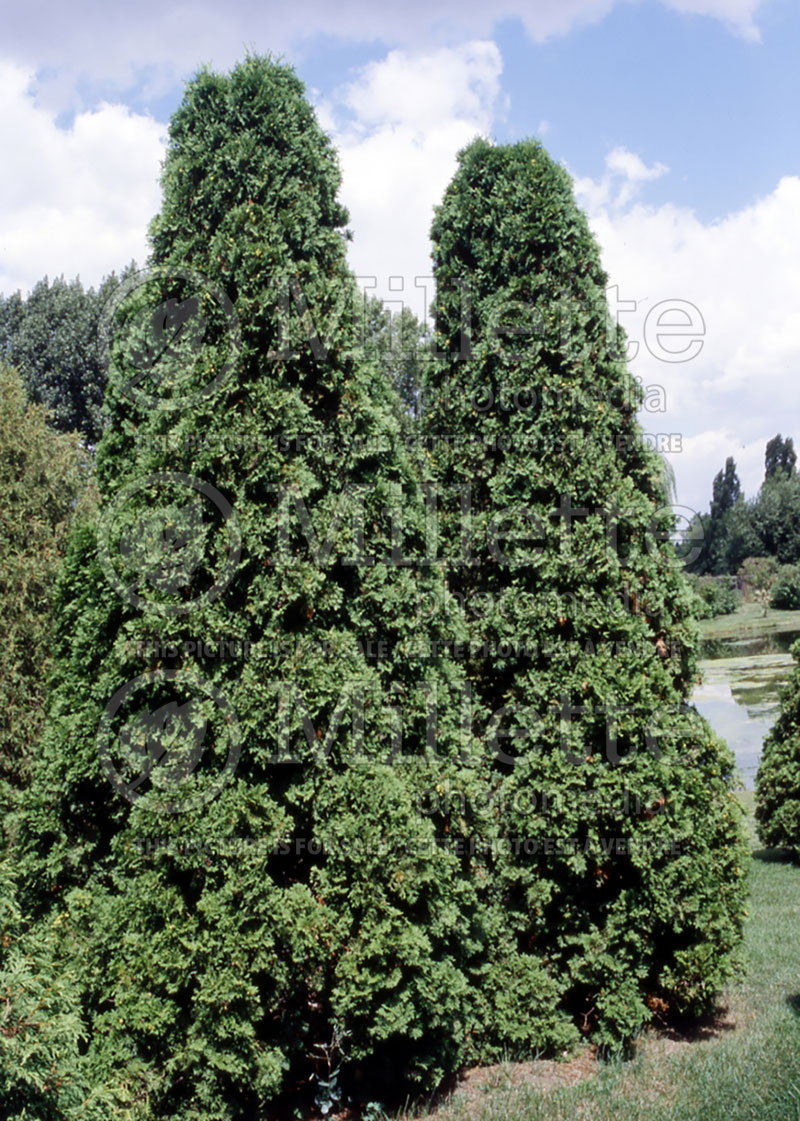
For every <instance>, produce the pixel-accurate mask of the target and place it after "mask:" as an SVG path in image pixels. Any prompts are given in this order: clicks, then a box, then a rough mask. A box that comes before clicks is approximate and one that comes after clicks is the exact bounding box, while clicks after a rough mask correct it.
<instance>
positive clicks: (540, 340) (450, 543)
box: [423, 141, 746, 1052]
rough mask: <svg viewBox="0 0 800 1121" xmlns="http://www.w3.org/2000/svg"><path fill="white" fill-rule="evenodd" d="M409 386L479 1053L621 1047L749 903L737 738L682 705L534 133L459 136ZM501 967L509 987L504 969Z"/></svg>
mask: <svg viewBox="0 0 800 1121" xmlns="http://www.w3.org/2000/svg"><path fill="white" fill-rule="evenodd" d="M433 256H434V266H435V275H436V285H437V296H436V308H435V322H436V346H437V349H438V358H437V360H436V363H435V367H434V370H433V374H432V377H431V378H430V379H429V381H428V384H427V387H426V394H425V398H424V402H423V420H424V424H425V441H424V446H425V448H426V449H427V453H428V456H429V459H428V471H429V477H430V491H431V494H432V495H433V496H434V498H432V499H431V502H435V505H436V509H437V514H438V520H439V532H440V537H441V542H442V549H443V556H444V558H445V561H446V565H445V567H446V571H447V575H448V580H449V586H450V590H451V592H453V593H454V594H455V595H456V597H457V598H458V599H459V600H460V601H461V603H462V605H463V609H464V612H465V614H466V618H467V624H468V628H469V637H470V642H469V644H468V645H467V646H466V647H464V648H463V650H462V653H463V655H464V658H465V664H466V668H467V673H468V677H469V680H470V682H471V686H472V689H473V701H474V719H475V727H476V730H477V731H478V733H480V735H481V736H482V739H483V744H484V750H485V756H486V760H485V765H486V768H487V770H488V771H489V773H490V780H489V781H490V783H491V784H492V786H493V790H494V794H493V805H494V807H495V813H496V821H495V829H496V835H497V837H496V839H497V843H496V845H495V846H494V851H493V855H492V856H491V857H489V858H487V868H486V879H485V883H486V900H487V906H488V907H489V908H490V912H491V907H492V906H494V907H496V913H497V916H498V921H497V925H496V932H495V939H494V943H493V954H494V958H495V967H494V968H495V970H496V971H497V970H499V972H498V973H497V974H496V975H497V976H501V975H503V971H504V975H505V976H506V977H507V978H508V979H509V981H508V984H506V985H495V986H494V987H487V989H486V991H485V993H484V999H485V1005H486V1014H485V1019H484V1023H485V1027H484V1030H483V1031H482V1032H479V1033H478V1036H479V1041H480V1042H479V1049H480V1047H483V1048H484V1051H485V1050H486V1048H491V1047H494V1048H496V1049H497V1051H498V1052H499V1051H501V1050H502V1049H503V1048H508V1047H509V1046H512V1047H517V1048H524V1046H526V1045H527V1046H529V1047H530V1046H533V1045H534V1044H538V1045H547V1043H548V1042H549V1043H550V1044H552V1043H554V1042H560V1041H561V1039H563V1038H564V1036H565V1035H566V1036H568V1035H569V1033H570V1031H575V1030H576V1029H577V1030H581V1031H585V1032H590V1033H592V1034H593V1037H594V1038H595V1039H596V1040H597V1041H598V1042H599V1043H601V1044H604V1045H607V1046H617V1045H619V1044H620V1043H623V1042H624V1041H625V1040H626V1039H629V1038H630V1037H631V1035H632V1034H634V1033H635V1032H636V1031H637V1030H638V1029H639V1027H640V1026H641V1025H642V1024H643V1023H644V1022H646V1021H647V1020H648V1019H649V1018H650V1017H651V1016H652V1015H653V1013H654V1012H660V1013H664V1014H666V1013H667V1012H668V1011H669V1010H675V1011H679V1012H697V1011H700V1010H702V1009H705V1008H707V1007H708V1006H709V1004H710V1002H711V1001H712V1000H713V997H714V994H715V993H716V991H717V990H718V989H719V988H720V986H721V985H722V983H723V982H724V981H725V979H726V978H727V977H729V976H730V975H731V972H732V970H733V969H734V967H735V963H736V958H737V950H738V947H739V944H740V941H741V930H742V918H743V907H744V895H745V888H744V867H745V863H746V850H745V848H744V847H743V840H742V833H741V827H740V821H739V811H738V805H737V802H736V800H735V798H734V795H733V793H732V787H733V783H734V762H733V758H732V755H731V754H730V753H729V751H728V750H727V749H726V748H725V746H724V745H723V744H722V743H721V742H720V741H719V740H718V739H717V738H716V737H715V736H714V734H713V733H712V731H711V729H710V728H709V726H708V725H707V724H706V723H705V721H704V720H702V719H701V718H700V717H699V716H698V714H697V713H696V712H695V711H694V710H693V709H692V708H691V707H690V706H689V705H687V703H686V699H687V696H688V693H689V690H690V687H691V685H692V682H693V680H694V676H695V670H694V657H695V653H694V643H695V633H694V625H693V622H692V619H691V617H690V612H691V597H690V593H689V591H688V589H687V585H686V582H685V580H684V577H683V575H682V572H681V570H680V566H679V564H678V562H677V560H676V557H675V554H674V549H673V546H672V544H671V541H670V534H671V532H672V531H673V527H674V520H673V517H672V513H671V510H670V508H669V505H668V503H667V488H666V486H665V473H664V467H663V463H662V461H661V459H660V457H659V456H658V455H656V454H655V453H654V452H653V451H651V450H649V449H648V447H647V446H646V442H645V440H644V438H643V434H642V431H641V429H640V426H639V424H638V422H637V419H636V410H637V407H638V405H639V403H640V400H641V390H640V387H639V385H638V384H637V382H636V381H635V380H634V378H633V377H632V375H631V374H630V373H629V371H628V370H627V368H626V364H625V361H624V358H623V357H622V356H623V355H624V340H623V338H622V332H621V331H619V330H618V328H617V327H616V325H615V324H613V323H612V322H611V320H610V316H609V311H608V306H607V301H606V295H605V288H606V283H607V282H606V277H605V275H604V273H603V271H602V269H601V266H600V262H599V254H598V249H597V246H596V244H595V242H594V240H593V238H592V236H591V234H590V232H589V229H588V226H587V223H586V220H585V217H584V216H583V214H582V213H581V212H580V211H579V209H578V208H577V206H576V204H575V201H574V198H573V194H572V187H571V183H570V180H569V177H568V175H567V174H566V172H565V171H564V170H563V169H562V168H560V167H558V166H556V165H555V164H554V163H553V161H552V160H551V159H550V158H549V157H548V155H547V154H546V152H545V151H544V150H543V149H542V147H541V146H540V145H539V144H538V143H535V142H532V141H531V142H525V143H520V144H516V145H514V146H510V147H494V146H492V145H491V144H490V143H488V142H486V141H476V142H474V143H473V144H471V145H470V146H469V147H468V148H466V149H465V150H464V151H463V152H462V153H461V155H460V161H459V168H458V171H457V173H456V175H455V177H454V179H453V181H452V182H451V184H450V186H449V187H448V189H447V191H446V193H445V197H444V201H443V203H442V204H441V206H440V207H439V209H438V211H437V214H436V218H435V221H434V225H433ZM511 979H513V983H512V980H511Z"/></svg>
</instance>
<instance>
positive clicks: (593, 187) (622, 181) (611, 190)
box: [575, 148, 669, 211]
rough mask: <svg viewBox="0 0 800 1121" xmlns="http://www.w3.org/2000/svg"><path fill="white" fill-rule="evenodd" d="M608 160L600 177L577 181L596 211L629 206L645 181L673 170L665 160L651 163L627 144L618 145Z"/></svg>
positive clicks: (587, 201) (581, 193)
mask: <svg viewBox="0 0 800 1121" xmlns="http://www.w3.org/2000/svg"><path fill="white" fill-rule="evenodd" d="M605 163H606V170H605V173H604V174H603V176H602V178H601V179H600V180H597V181H595V180H593V179H589V178H586V179H578V180H577V181H576V183H575V189H576V192H577V193H578V194H579V195H580V196H581V198H582V202H583V205H584V206H586V207H587V208H588V209H590V210H593V211H595V210H598V209H600V208H601V207H609V206H610V207H614V208H619V207H624V206H627V204H628V203H629V202H630V201H631V199H633V198H634V196H635V195H636V194H637V193H638V190H639V186H640V185H641V184H642V183H647V182H650V181H651V180H653V179H660V178H661V176H662V175H665V174H666V173H667V172H668V171H669V168H668V167H667V165H666V164H663V163H655V164H653V166H652V167H648V166H647V164H646V163H645V162H644V160H643V159H642V158H641V157H640V156H637V155H636V154H635V153H634V152H629V151H628V149H627V148H614V149H613V150H612V151H610V152H609V153H608V155H607V156H606V160H605Z"/></svg>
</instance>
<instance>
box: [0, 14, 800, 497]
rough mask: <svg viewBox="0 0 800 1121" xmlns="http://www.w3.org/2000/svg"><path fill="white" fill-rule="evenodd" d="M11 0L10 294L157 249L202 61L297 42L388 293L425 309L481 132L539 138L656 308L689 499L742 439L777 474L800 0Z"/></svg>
mask: <svg viewBox="0 0 800 1121" xmlns="http://www.w3.org/2000/svg"><path fill="white" fill-rule="evenodd" d="M0 15H2V19H1V20H0V26H1V27H2V28H3V31H2V35H1V36H0V98H2V102H3V104H2V113H0V138H1V139H2V144H3V150H4V152H5V153H6V154H7V160H6V164H5V168H4V175H3V177H2V181H1V182H0V291H3V292H6V293H8V292H10V291H13V290H16V289H17V288H20V289H22V290H23V291H25V290H27V289H28V288H30V287H31V286H32V285H33V284H34V283H35V282H36V281H37V280H38V279H39V278H40V277H42V276H43V275H45V274H48V275H49V276H51V277H53V276H57V275H60V274H64V275H65V276H67V277H72V276H75V275H78V274H79V275H80V276H81V278H82V280H83V281H84V283H87V284H94V283H97V282H98V281H99V280H100V279H101V277H102V276H103V275H105V274H106V273H108V272H110V271H111V270H112V269H115V268H119V267H121V266H122V265H124V264H125V263H126V262H127V261H129V260H130V259H131V258H132V257H135V258H136V259H137V260H139V261H140V262H142V261H143V260H144V257H145V255H146V242H145V232H146V226H147V222H148V220H149V219H150V217H151V216H152V215H153V213H154V212H155V211H156V209H157V208H158V205H159V190H158V185H157V178H158V170H159V160H160V158H161V154H162V152H163V143H164V137H165V126H166V123H167V122H168V119H169V115H170V113H171V112H172V110H173V109H174V108H175V107H176V105H177V104H178V102H179V100H180V97H181V91H182V88H183V83H184V81H185V80H186V78H187V77H189V76H190V75H191V74H192V72H193V71H194V70H195V69H196V67H197V66H198V65H200V64H201V63H206V62H207V63H210V64H212V65H213V66H215V67H217V68H220V69H225V68H227V67H229V66H231V65H232V64H233V63H235V61H236V60H237V59H238V58H240V57H241V56H242V55H243V53H244V51H245V49H246V48H250V49H252V50H257V51H260V52H267V51H272V52H275V53H282V54H284V55H285V57H286V58H287V59H288V60H289V61H291V62H292V63H293V64H294V65H295V66H296V68H297V70H298V73H299V74H300V76H301V77H302V78H303V79H304V80H305V82H306V83H307V86H308V89H309V94H310V96H311V97H312V100H313V101H314V103H315V105H316V106H317V111H318V115H319V117H320V120H321V122H322V124H323V127H325V128H326V129H327V130H328V131H329V132H330V133H331V135H332V137H333V139H334V141H335V143H336V145H337V147H338V148H339V151H340V154H341V162H342V168H343V187H342V195H343V201H344V202H345V203H346V205H347V206H348V207H349V209H350V212H351V226H352V228H353V231H354V234H355V238H354V242H353V245H352V249H351V261H352V264H353V267H354V269H355V271H356V272H357V274H358V275H359V276H362V277H373V278H374V284H375V287H374V291H376V292H378V293H379V294H384V295H386V294H388V278H389V276H395V277H396V276H402V277H403V278H404V290H403V293H402V298H404V299H407V300H408V302H410V303H411V304H412V305H413V306H415V308H416V309H417V310H420V309H421V305H420V294H421V288H420V287H416V288H415V278H417V277H425V276H427V275H429V272H430V266H429V262H428V257H427V253H428V248H427V235H428V229H429V226H430V220H431V215H432V208H433V206H434V205H435V203H436V202H437V201H438V199H439V198H440V197H441V193H442V191H443V189H444V187H445V186H446V183H447V181H448V180H449V178H450V176H451V175H452V172H453V170H454V167H455V162H454V160H455V153H456V151H457V150H458V148H459V147H461V146H462V145H463V144H465V143H466V142H467V141H468V140H469V139H470V138H471V137H472V136H474V135H475V134H476V133H481V134H484V135H489V136H492V137H494V138H495V140H497V141H498V142H501V143H502V142H507V141H513V140H516V139H520V138H522V137H525V136H530V135H538V136H540V138H541V139H542V140H543V141H544V143H545V145H546V146H547V148H548V150H549V151H550V152H551V154H552V155H553V156H554V157H555V158H556V159H557V160H559V161H562V162H563V163H564V164H565V166H566V167H567V168H568V170H569V171H570V173H571V174H572V175H573V177H574V179H575V183H576V193H577V197H578V200H579V202H580V203H581V205H582V206H584V208H585V209H586V210H587V212H588V215H589V219H590V222H591V224H592V227H593V229H594V230H595V233H596V235H597V237H598V239H599V241H600V245H601V250H602V253H603V259H604V263H605V267H606V269H607V271H608V273H609V277H610V283H611V284H613V285H614V286H615V290H616V292H617V294H618V296H619V298H620V299H621V300H627V301H628V303H629V304H630V306H631V307H633V305H635V310H632V311H626V312H625V313H624V315H623V316H622V317H621V322H622V323H623V325H624V326H625V327H626V329H627V330H628V331H629V335H630V337H631V339H632V342H633V343H634V344H636V343H638V353H637V355H636V356H635V357H634V358H633V359H632V368H633V369H634V372H635V373H637V375H638V376H640V377H641V379H642V381H643V383H644V384H645V385H658V386H660V387H662V389H663V400H664V401H665V402H666V407H665V409H664V411H663V412H645V413H644V414H643V415H642V420H643V422H644V425H645V428H646V430H648V431H651V432H653V433H654V434H659V433H661V434H666V435H668V436H669V447H670V448H671V450H670V451H669V452H668V455H669V458H670V462H671V463H672V465H673V467H674V469H675V473H676V476H677V480H678V492H679V501H680V502H681V503H682V504H684V505H686V506H687V508H692V509H693V508H705V507H706V506H707V504H708V499H709V497H710V489H711V479H712V477H713V475H714V473H715V472H716V471H717V470H718V469H719V468H720V467H721V466H722V464H723V463H724V459H725V456H726V455H730V454H732V455H734V456H735V458H736V460H737V464H738V465H739V469H740V474H741V476H742V480H743V483H744V487H745V491H746V492H747V493H748V494H752V493H754V491H755V490H756V489H757V487H758V485H759V483H760V481H761V477H762V475H763V450H764V444H765V443H766V440H767V439H769V438H770V437H771V436H772V435H774V434H775V432H777V431H782V432H783V434H784V435H787V434H788V435H793V436H794V437H795V439H796V440H800V423H798V422H800V409H798V408H797V405H796V402H797V400H798V394H797V390H796V388H795V385H796V379H797V375H798V373H800V143H798V142H799V141H800V123H798V122H799V121H800V115H799V114H798V106H800V66H798V65H797V53H798V47H797V45H798V43H800V5H798V4H797V3H796V2H795V0H501V2H499V3H495V4H493V5H492V6H491V9H490V10H488V11H487V9H486V6H485V5H482V4H479V3H478V2H477V0H429V2H424V0H408V2H407V3H406V4H404V5H402V6H390V5H382V4H378V3H367V2H366V0H363V2H362V0H345V2H344V3H343V4H339V5H336V6H333V5H330V4H328V3H326V2H325V0H297V2H296V3H293V4H291V5H287V4H285V3H280V4H273V3H266V4H260V5H257V4H254V3H247V2H243V0H233V2H232V3H231V4H230V5H228V7H226V8H225V9H224V10H223V9H222V8H220V7H215V6H212V5H210V4H209V3H207V2H204V0H197V2H195V3H193V4H192V5H191V6H190V5H183V4H170V3H169V2H166V3H157V2H156V0H142V2H140V3H139V4H137V5H136V6H128V5H125V4H118V3H114V2H107V3H100V2H98V0H77V2H75V3H73V4H71V5H69V6H67V5H58V4H55V3H53V2H51V0H44V2H42V3H39V4H36V5H32V6H29V7H28V8H25V9H23V8H22V7H21V6H17V5H13V6H12V5H11V4H3V9H2V11H0ZM365 283H366V281H365ZM418 283H421V284H423V285H425V284H427V283H428V282H427V281H424V280H423V281H421V282H418ZM393 298H394V299H397V298H398V296H397V293H394V294H393ZM669 301H679V302H680V303H681V306H682V307H691V308H693V309H695V310H696V312H697V314H698V315H700V316H702V322H703V325H704V331H705V334H704V335H703V337H702V346H701V348H700V351H699V352H698V353H697V354H696V355H694V356H693V357H692V360H691V361H686V362H682V363H676V362H674V361H670V360H669V356H668V355H667V356H666V360H665V355H664V353H663V351H662V352H661V353H659V352H658V351H657V350H656V352H655V353H653V352H652V348H651V349H648V346H647V340H648V328H647V326H646V317H647V314H648V312H649V311H650V310H651V309H652V308H654V307H656V308H657V311H658V308H661V307H664V306H666V305H667V303H668V302H669ZM657 311H656V312H654V313H653V315H652V316H651V319H650V321H649V323H650V334H652V324H653V316H655V315H657ZM654 399H655V398H654ZM795 424H796V425H797V427H796V429H795V428H794V425H795ZM662 442H663V441H662Z"/></svg>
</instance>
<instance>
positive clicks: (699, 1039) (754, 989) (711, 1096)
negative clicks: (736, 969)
mask: <svg viewBox="0 0 800 1121" xmlns="http://www.w3.org/2000/svg"><path fill="white" fill-rule="evenodd" d="M741 797H742V800H743V802H744V803H745V805H746V806H747V808H748V810H750V811H752V794H747V793H745V794H742V795H741ZM748 823H749V826H750V829H751V833H752V827H753V824H754V823H753V819H752V817H751V816H748ZM751 844H752V849H753V856H752V862H751V863H752V867H751V877H750V885H751V899H750V903H749V907H748V910H749V916H748V920H747V929H746V957H747V972H746V975H745V976H744V977H743V979H742V980H741V981H740V982H739V983H738V984H736V985H734V986H731V988H730V989H729V990H728V991H726V992H725V993H724V994H722V999H721V1007H720V1012H719V1015H718V1016H717V1017H715V1018H714V1019H713V1020H710V1021H709V1022H708V1024H706V1025H702V1026H700V1027H699V1028H698V1029H697V1030H696V1031H694V1032H693V1033H692V1034H691V1036H687V1035H680V1034H678V1033H671V1034H669V1033H658V1032H655V1031H650V1032H648V1033H647V1034H646V1035H645V1036H644V1037H643V1038H642V1039H641V1040H640V1041H639V1044H638V1046H637V1049H636V1054H635V1056H634V1058H633V1059H632V1060H631V1061H629V1062H614V1063H610V1064H605V1065H603V1064H598V1063H596V1062H595V1061H594V1059H593V1057H592V1056H591V1053H590V1052H587V1053H586V1054H584V1055H583V1056H579V1057H578V1058H577V1059H574V1060H572V1061H570V1062H564V1063H536V1062H533V1063H524V1064H514V1063H508V1064H506V1065H502V1066H499V1067H494V1068H492V1069H491V1070H485V1071H479V1072H472V1073H471V1074H470V1075H469V1077H468V1078H467V1079H466V1080H465V1081H464V1082H463V1083H462V1084H461V1086H460V1087H458V1088H457V1089H456V1090H455V1092H454V1093H453V1095H452V1096H451V1097H450V1098H449V1099H448V1100H447V1101H445V1102H443V1103H442V1104H440V1105H438V1106H437V1107H436V1108H434V1109H433V1110H432V1112H427V1113H426V1112H423V1113H421V1114H417V1115H416V1116H417V1117H418V1118H420V1117H424V1118H430V1119H433V1118H435V1119H436V1121H459V1119H460V1121H694V1119H697V1121H794V1119H798V1121H800V867H798V866H797V865H794V864H792V863H790V862H789V861H788V860H787V859H785V858H784V856H783V854H781V853H779V852H777V851H774V850H769V851H765V850H763V849H761V848H760V846H759V844H758V841H757V840H756V838H755V835H754V833H753V834H752V840H751ZM560 1071H561V1073H559V1072H560ZM570 1079H573V1081H572V1082H571V1084H569V1080H570ZM403 1116H409V1117H410V1116H411V1115H410V1114H409V1115H403Z"/></svg>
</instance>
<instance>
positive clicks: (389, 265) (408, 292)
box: [320, 42, 503, 313]
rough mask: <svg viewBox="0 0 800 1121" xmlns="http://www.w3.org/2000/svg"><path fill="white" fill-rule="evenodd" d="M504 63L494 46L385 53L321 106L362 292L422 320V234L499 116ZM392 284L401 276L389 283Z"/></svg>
mask: <svg viewBox="0 0 800 1121" xmlns="http://www.w3.org/2000/svg"><path fill="white" fill-rule="evenodd" d="M501 70H502V60H501V58H500V52H499V51H498V49H497V47H496V46H495V44H494V43H491V42H471V43H465V44H462V45H461V46H459V47H455V48H444V47H443V48H440V49H438V50H435V51H427V52H421V53H414V52H408V51H400V50H397V51H391V52H390V53H389V54H388V55H387V57H386V58H385V59H384V60H382V61H380V62H371V63H369V64H368V65H367V66H365V67H364V68H363V69H362V70H361V71H360V73H359V74H358V77H357V78H356V79H355V81H353V82H351V83H350V84H348V85H347V86H345V87H343V88H342V89H341V90H339V91H338V93H337V95H336V97H335V98H334V99H333V100H332V101H331V102H327V103H324V104H323V105H321V106H320V119H321V121H322V122H323V123H324V124H325V125H326V126H327V127H328V128H330V129H331V130H332V132H333V138H334V141H335V143H336V146H337V147H338V149H339V153H340V160H341V164H342V173H343V187H342V199H343V201H344V203H345V205H346V206H347V207H348V209H349V210H350V216H351V224H352V226H353V229H354V231H355V237H354V241H353V243H352V246H351V252H350V261H351V264H352V266H353V268H354V269H355V271H356V273H357V274H358V276H359V277H361V278H362V283H363V284H364V286H365V287H368V286H370V285H371V281H370V280H369V278H371V277H374V279H375V287H374V288H373V291H374V292H375V294H377V295H380V296H382V297H384V298H386V299H390V300H393V301H395V303H394V306H395V307H397V306H398V304H399V302H404V303H407V304H410V305H411V306H412V307H414V308H415V310H416V311H417V312H418V313H422V312H423V310H424V302H425V297H426V295H427V298H428V299H430V295H431V284H430V282H429V281H427V282H426V281H425V280H421V281H420V287H418V288H416V289H415V288H414V279H415V278H416V277H420V278H425V277H429V276H430V273H431V264H430V256H429V253H430V247H429V238H428V233H429V229H430V224H431V220H432V218H433V207H434V205H435V204H436V203H438V202H439V201H440V200H441V197H442V194H443V192H444V189H445V187H446V186H447V183H448V182H449V180H450V178H451V177H452V175H453V172H454V171H455V166H456V165H455V157H456V153H457V152H458V150H459V149H460V148H462V147H463V146H464V145H465V144H466V143H468V142H469V141H470V140H471V139H472V138H473V137H474V136H475V135H476V134H480V133H487V132H489V131H490V129H491V126H492V122H493V121H494V120H495V119H496V117H497V114H498V112H501V111H502V107H503V99H502V94H501V90H500V74H501ZM390 277H394V278H397V279H395V280H394V281H392V283H391V284H390Z"/></svg>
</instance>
